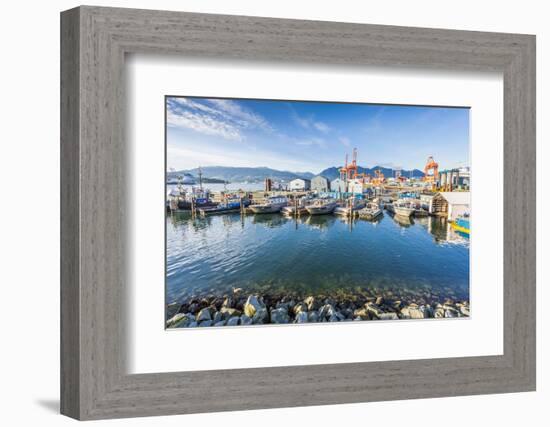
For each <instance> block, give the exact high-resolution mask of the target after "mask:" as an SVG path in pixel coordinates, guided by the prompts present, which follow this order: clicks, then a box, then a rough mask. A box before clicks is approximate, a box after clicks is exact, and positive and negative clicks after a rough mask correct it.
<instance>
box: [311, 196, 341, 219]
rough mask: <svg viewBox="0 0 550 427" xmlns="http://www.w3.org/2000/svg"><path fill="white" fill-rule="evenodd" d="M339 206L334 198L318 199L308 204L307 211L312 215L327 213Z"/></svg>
mask: <svg viewBox="0 0 550 427" xmlns="http://www.w3.org/2000/svg"><path fill="white" fill-rule="evenodd" d="M337 206H338V203H336V201H335V200H333V199H317V200H315V201H314V202H313V203H312V204H311V205H309V206H306V209H307V212H308V213H309V214H310V215H326V214H331V213H332V212H334V209H336V207H337Z"/></svg>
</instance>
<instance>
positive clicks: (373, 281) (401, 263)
mask: <svg viewBox="0 0 550 427" xmlns="http://www.w3.org/2000/svg"><path fill="white" fill-rule="evenodd" d="M166 221H167V226H166V240H167V241H166V243H167V245H166V248H167V264H166V265H167V281H166V291H167V302H173V301H178V300H181V299H183V298H185V297H186V296H188V295H191V294H193V295H196V294H200V293H201V292H205V293H206V292H216V290H218V289H219V290H220V291H221V290H222V289H227V287H228V286H232V287H242V288H245V289H246V288H247V287H253V286H255V285H258V284H261V285H262V286H268V287H270V286H272V287H278V286H283V287H291V288H292V287H296V288H305V289H307V290H308V291H311V292H314V291H315V290H316V289H319V290H320V289H323V288H327V287H328V288H331V287H357V286H381V287H383V286H386V285H387V286H393V287H396V286H397V287H401V286H402V287H406V288H414V287H424V288H426V287H429V288H438V289H439V290H441V289H452V290H453V292H454V293H455V294H456V296H459V297H461V298H465V299H467V298H468V284H469V240H468V239H467V238H464V237H462V236H460V235H459V234H457V233H455V232H454V231H453V230H452V229H451V228H450V227H449V226H448V224H447V222H446V221H445V220H444V219H441V218H417V219H413V220H412V223H402V222H401V223H400V222H398V221H396V219H394V218H392V217H391V216H389V215H388V214H387V213H386V212H384V216H383V217H382V218H381V220H379V221H377V222H368V221H363V220H355V221H353V222H350V221H349V220H348V219H344V218H340V217H337V216H333V215H323V216H315V217H307V216H306V217H304V218H299V219H297V220H296V219H294V218H286V217H284V216H282V215H280V214H266V215H255V216H254V215H246V216H241V215H240V214H238V213H236V214H228V215H219V216H212V217H207V218H200V217H199V218H196V219H193V218H191V216H190V214H187V213H176V214H168V215H167V219H166Z"/></svg>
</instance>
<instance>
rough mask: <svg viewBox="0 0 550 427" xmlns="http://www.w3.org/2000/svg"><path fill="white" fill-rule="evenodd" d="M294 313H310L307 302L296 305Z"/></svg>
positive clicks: (293, 309)
mask: <svg viewBox="0 0 550 427" xmlns="http://www.w3.org/2000/svg"><path fill="white" fill-rule="evenodd" d="M292 311H294V314H298V313H301V312H303V311H308V310H307V304H306V303H305V302H299V303H298V304H296V305H295V306H294V307H293V308H292Z"/></svg>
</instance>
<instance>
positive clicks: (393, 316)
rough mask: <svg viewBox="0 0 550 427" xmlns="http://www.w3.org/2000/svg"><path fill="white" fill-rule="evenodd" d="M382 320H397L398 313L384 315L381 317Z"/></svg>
mask: <svg viewBox="0 0 550 427" xmlns="http://www.w3.org/2000/svg"><path fill="white" fill-rule="evenodd" d="M379 319H380V320H397V319H399V317H397V313H382V314H380V316H379Z"/></svg>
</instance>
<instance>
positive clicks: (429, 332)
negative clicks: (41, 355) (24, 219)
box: [61, 6, 535, 419]
mask: <svg viewBox="0 0 550 427" xmlns="http://www.w3.org/2000/svg"><path fill="white" fill-rule="evenodd" d="M61 18H62V19H61V40H62V46H61V48H62V73H61V82H62V97H61V120H62V139H61V160H62V218H61V224H62V266H61V267H62V283H61V292H62V312H61V314H62V322H61V325H62V326H61V340H62V349H61V350H62V360H61V368H62V376H61V402H62V413H64V414H66V415H68V416H71V417H74V418H77V419H100V418H115V417H131V416H149V415H165V414H183V413H195V412H214V411H226V410H242V409H258V408H274V407H285V406H301V405H320V404H334V403H348V402H363V401H376V400H390V399H409V398H422V397H436V396H458V395H466V394H481V393H502V392H513V391H529V390H534V389H535V316H534V312H533V310H534V307H535V269H534V265H535V169H534V166H535V118H534V117H535V114H534V113H535V39H534V36H530V35H518V34H496V33H483V32H465V31H453V30H435V29H422V28H405V27H390V26H372V25H358V24H345V23H331V22H314V21H297V20H280V19H270V18H256V17H240V16H222V15H207V14H194V13H181V12H163V11H145V10H132V9H112V8H101V7H99V8H98V7H87V6H84V7H79V8H76V9H72V10H69V11H66V12H63V13H62V17H61ZM525 306H528V307H530V309H529V310H528V311H526V310H524V309H523V307H525ZM205 395H207V396H208V399H205V398H204V397H205Z"/></svg>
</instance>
